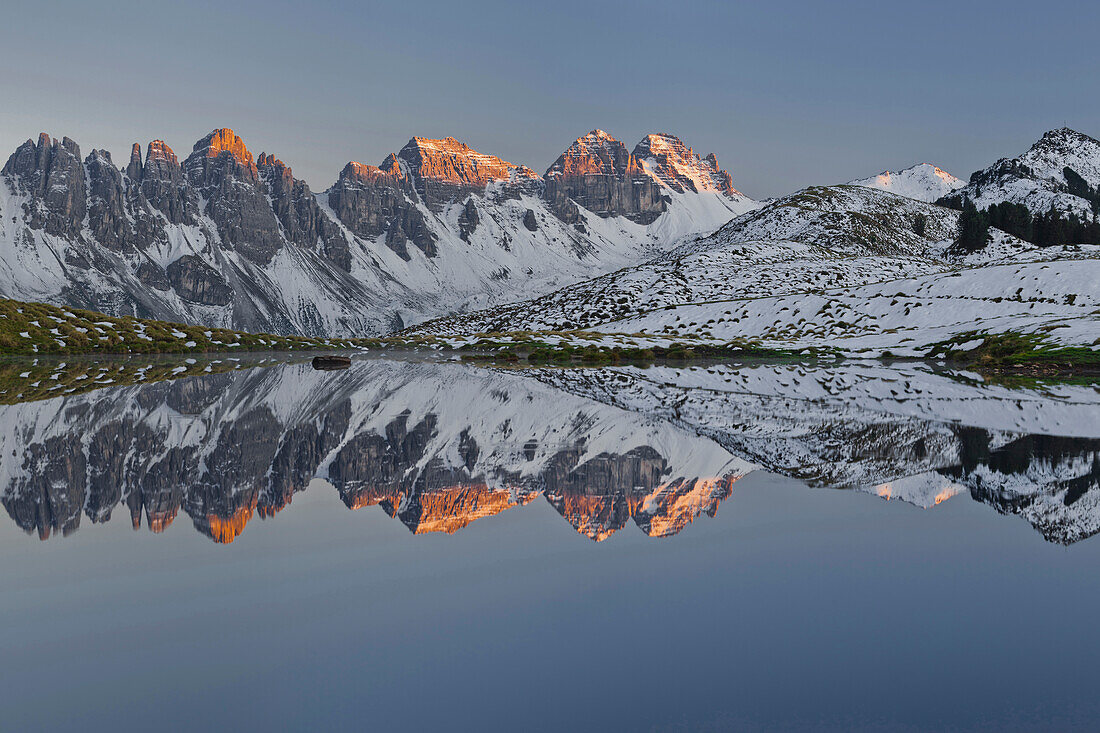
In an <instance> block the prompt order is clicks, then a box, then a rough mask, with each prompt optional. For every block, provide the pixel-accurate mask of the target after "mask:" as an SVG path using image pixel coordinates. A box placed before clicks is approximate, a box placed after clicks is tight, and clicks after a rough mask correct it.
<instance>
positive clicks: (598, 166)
mask: <svg viewBox="0 0 1100 733" xmlns="http://www.w3.org/2000/svg"><path fill="white" fill-rule="evenodd" d="M641 172H642V168H641V166H640V165H638V161H637V160H636V159H635V158H634V156H633V155H631V154H630V152H629V151H628V150H627V149H626V146H625V145H623V144H622V143H621V142H620V141H618V140H616V139H615V138H613V137H611V135H609V134H607V133H606V132H604V131H603V130H593V131H592V132H590V133H588V134H587V135H584V136H582V137H578V138H577V139H576V140H574V141H573V144H572V145H570V146H569V148H568V149H566V151H565V152H564V153H562V154H561V155H559V156H558V159H557V160H555V161H554V162H553V164H551V166H550V167H549V168H548V169H547V171H546V175H547V176H559V175H560V176H573V175H626V174H627V173H641Z"/></svg>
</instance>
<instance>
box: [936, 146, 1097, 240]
mask: <svg viewBox="0 0 1100 733" xmlns="http://www.w3.org/2000/svg"><path fill="white" fill-rule="evenodd" d="M1067 169H1068V172H1067ZM1075 176H1076V178H1077V179H1079V180H1078V182H1077V183H1078V186H1077V187H1074V186H1073V180H1072V179H1074V177H1075ZM1082 182H1083V185H1084V186H1087V187H1089V188H1091V189H1092V191H1093V192H1094V193H1095V195H1096V200H1100V141H1097V140H1095V139H1093V138H1091V137H1089V136H1088V135H1084V134H1082V133H1079V132H1077V131H1075V130H1071V129H1069V128H1068V127H1063V128H1061V129H1058V130H1051V131H1050V132H1047V133H1046V134H1044V135H1043V136H1042V137H1041V138H1040V139H1039V140H1038V141H1037V142H1036V143H1035V144H1034V145H1032V146H1031V148H1029V149H1028V150H1027V152H1025V153H1023V154H1022V155H1020V156H1017V157H1015V158H1002V159H1001V160H998V161H997V162H996V163H994V164H993V165H991V166H989V167H988V168H986V169H984V170H981V171H978V172H976V173H974V175H972V176H971V177H970V182H969V183H967V185H966V186H965V187H963V188H961V189H959V190H958V191H956V192H955V193H954V194H952V195H951V196H950V198H951V199H952V200H953V201H956V202H959V201H962V200H963V199H970V200H971V201H973V202H974V204H975V205H976V206H977V207H978V208H979V209H985V208H987V207H989V206H990V205H991V204H999V203H1003V202H1009V203H1016V204H1024V205H1025V206H1027V208H1028V209H1030V210H1031V212H1032V213H1035V214H1038V213H1044V212H1046V211H1048V210H1049V209H1050V208H1051V207H1052V206H1053V207H1054V208H1055V209H1056V210H1057V211H1059V212H1061V213H1063V214H1068V213H1072V214H1075V215H1077V216H1078V217H1080V218H1083V219H1085V220H1089V221H1091V220H1092V218H1093V216H1094V215H1095V212H1096V209H1095V208H1094V206H1093V203H1092V202H1091V201H1089V200H1088V199H1087V198H1085V197H1083V196H1082V195H1081V194H1082V193H1084V191H1082V190H1079V188H1080V186H1081V184H1082Z"/></svg>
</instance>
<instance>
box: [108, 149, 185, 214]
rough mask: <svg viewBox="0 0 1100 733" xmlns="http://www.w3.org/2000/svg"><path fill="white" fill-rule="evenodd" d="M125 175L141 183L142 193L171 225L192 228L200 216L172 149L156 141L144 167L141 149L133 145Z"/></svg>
mask: <svg viewBox="0 0 1100 733" xmlns="http://www.w3.org/2000/svg"><path fill="white" fill-rule="evenodd" d="M126 175H127V177H129V178H130V180H131V181H132V182H135V183H140V185H141V193H142V195H144V196H145V198H146V200H147V201H148V202H149V204H150V205H151V206H152V207H153V208H155V209H157V210H158V211H160V212H161V213H162V214H164V216H165V218H167V219H168V222H169V223H170V224H192V223H194V220H195V216H196V215H197V214H198V200H197V198H196V197H195V195H194V193H193V192H192V191H191V189H190V188H189V186H188V184H187V181H186V179H185V178H184V175H183V167H182V166H181V165H180V162H179V158H177V157H176V154H175V152H173V151H172V148H170V147H168V144H167V143H166V142H164V141H163V140H153V141H152V142H150V143H149V145H148V146H147V147H146V151H145V163H144V164H142V162H141V146H140V145H138V144H137V143H134V146H133V148H132V149H131V151H130V164H129V165H128V166H126Z"/></svg>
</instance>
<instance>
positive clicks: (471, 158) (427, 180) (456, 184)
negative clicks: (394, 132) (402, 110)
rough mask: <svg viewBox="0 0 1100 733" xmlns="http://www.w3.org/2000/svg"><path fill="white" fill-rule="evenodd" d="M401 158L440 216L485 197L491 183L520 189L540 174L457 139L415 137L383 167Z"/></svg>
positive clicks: (430, 205)
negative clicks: (474, 198) (465, 201)
mask: <svg viewBox="0 0 1100 733" xmlns="http://www.w3.org/2000/svg"><path fill="white" fill-rule="evenodd" d="M398 159H400V161H402V162H403V163H404V164H405V166H404V169H405V170H407V171H408V174H409V176H410V178H411V180H412V183H413V186H414V187H415V189H416V192H417V193H418V194H419V195H420V197H421V199H423V201H424V203H425V204H426V205H427V207H428V208H429V209H431V210H432V211H433V212H436V213H439V212H440V211H441V210H442V208H443V206H444V205H445V204H447V203H450V202H452V201H461V200H463V199H465V198H466V197H467V196H469V195H470V194H483V193H484V192H485V187H486V186H488V185H489V184H490V183H493V182H497V181H501V182H515V185H516V186H519V185H521V184H522V183H524V182H531V183H534V182H536V181H537V179H538V174H536V173H535V172H534V171H533V170H531V169H530V168H528V167H526V166H522V165H516V164H514V163H509V162H508V161H506V160H501V159H500V158H498V157H496V156H495V155H486V154H485V153H479V152H477V151H476V150H473V149H472V148H470V146H469V145H467V144H466V143H463V142H460V141H458V140H456V139H454V138H453V137H447V138H443V139H442V140H432V139H429V138H423V137H414V138H413V139H412V140H409V142H408V144H406V145H405V147H403V148H401V150H400V151H399V152H398V153H397V154H396V155H395V156H394V155H391V156H390V157H389V158H387V159H386V160H385V161H383V163H382V168H384V169H391V168H392V167H393V166H394V165H397V164H398Z"/></svg>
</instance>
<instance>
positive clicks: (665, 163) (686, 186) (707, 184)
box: [633, 132, 744, 198]
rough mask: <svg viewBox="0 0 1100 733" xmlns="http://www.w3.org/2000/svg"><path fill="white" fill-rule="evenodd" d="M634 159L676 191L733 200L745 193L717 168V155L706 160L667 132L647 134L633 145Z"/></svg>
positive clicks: (725, 173)
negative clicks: (716, 195) (709, 194)
mask: <svg viewBox="0 0 1100 733" xmlns="http://www.w3.org/2000/svg"><path fill="white" fill-rule="evenodd" d="M633 155H634V158H635V159H636V160H638V161H639V162H640V163H641V164H642V165H643V166H645V168H646V170H648V171H649V172H650V173H652V174H653V175H655V176H656V177H657V178H659V179H660V180H661V182H663V183H664V184H665V185H666V186H668V187H669V188H671V189H672V190H673V191H676V192H678V193H683V192H684V191H694V192H696V193H699V192H701V191H717V192H718V193H723V194H725V195H727V196H729V197H730V198H742V197H743V196H744V194H742V193H741V192H740V191H738V190H737V189H736V188H734V187H733V178H732V177H731V176H730V174H729V172H727V171H724V170H722V169H721V167H719V165H718V158H717V157H716V156H715V155H714V153H710V154H708V155H707V156H706V157H705V158H700V157H699V155H698V154H697V153H696V152H695V151H694V150H692V149H691V148H689V147H688V146H687V145H685V144H684V142H683V141H682V140H681V139H680V138H678V137H676V136H675V135H670V134H668V133H667V132H658V133H653V134H649V135H646V136H645V137H643V138H642V140H641V142H639V143H638V144H637V145H636V146H634V153H633Z"/></svg>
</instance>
